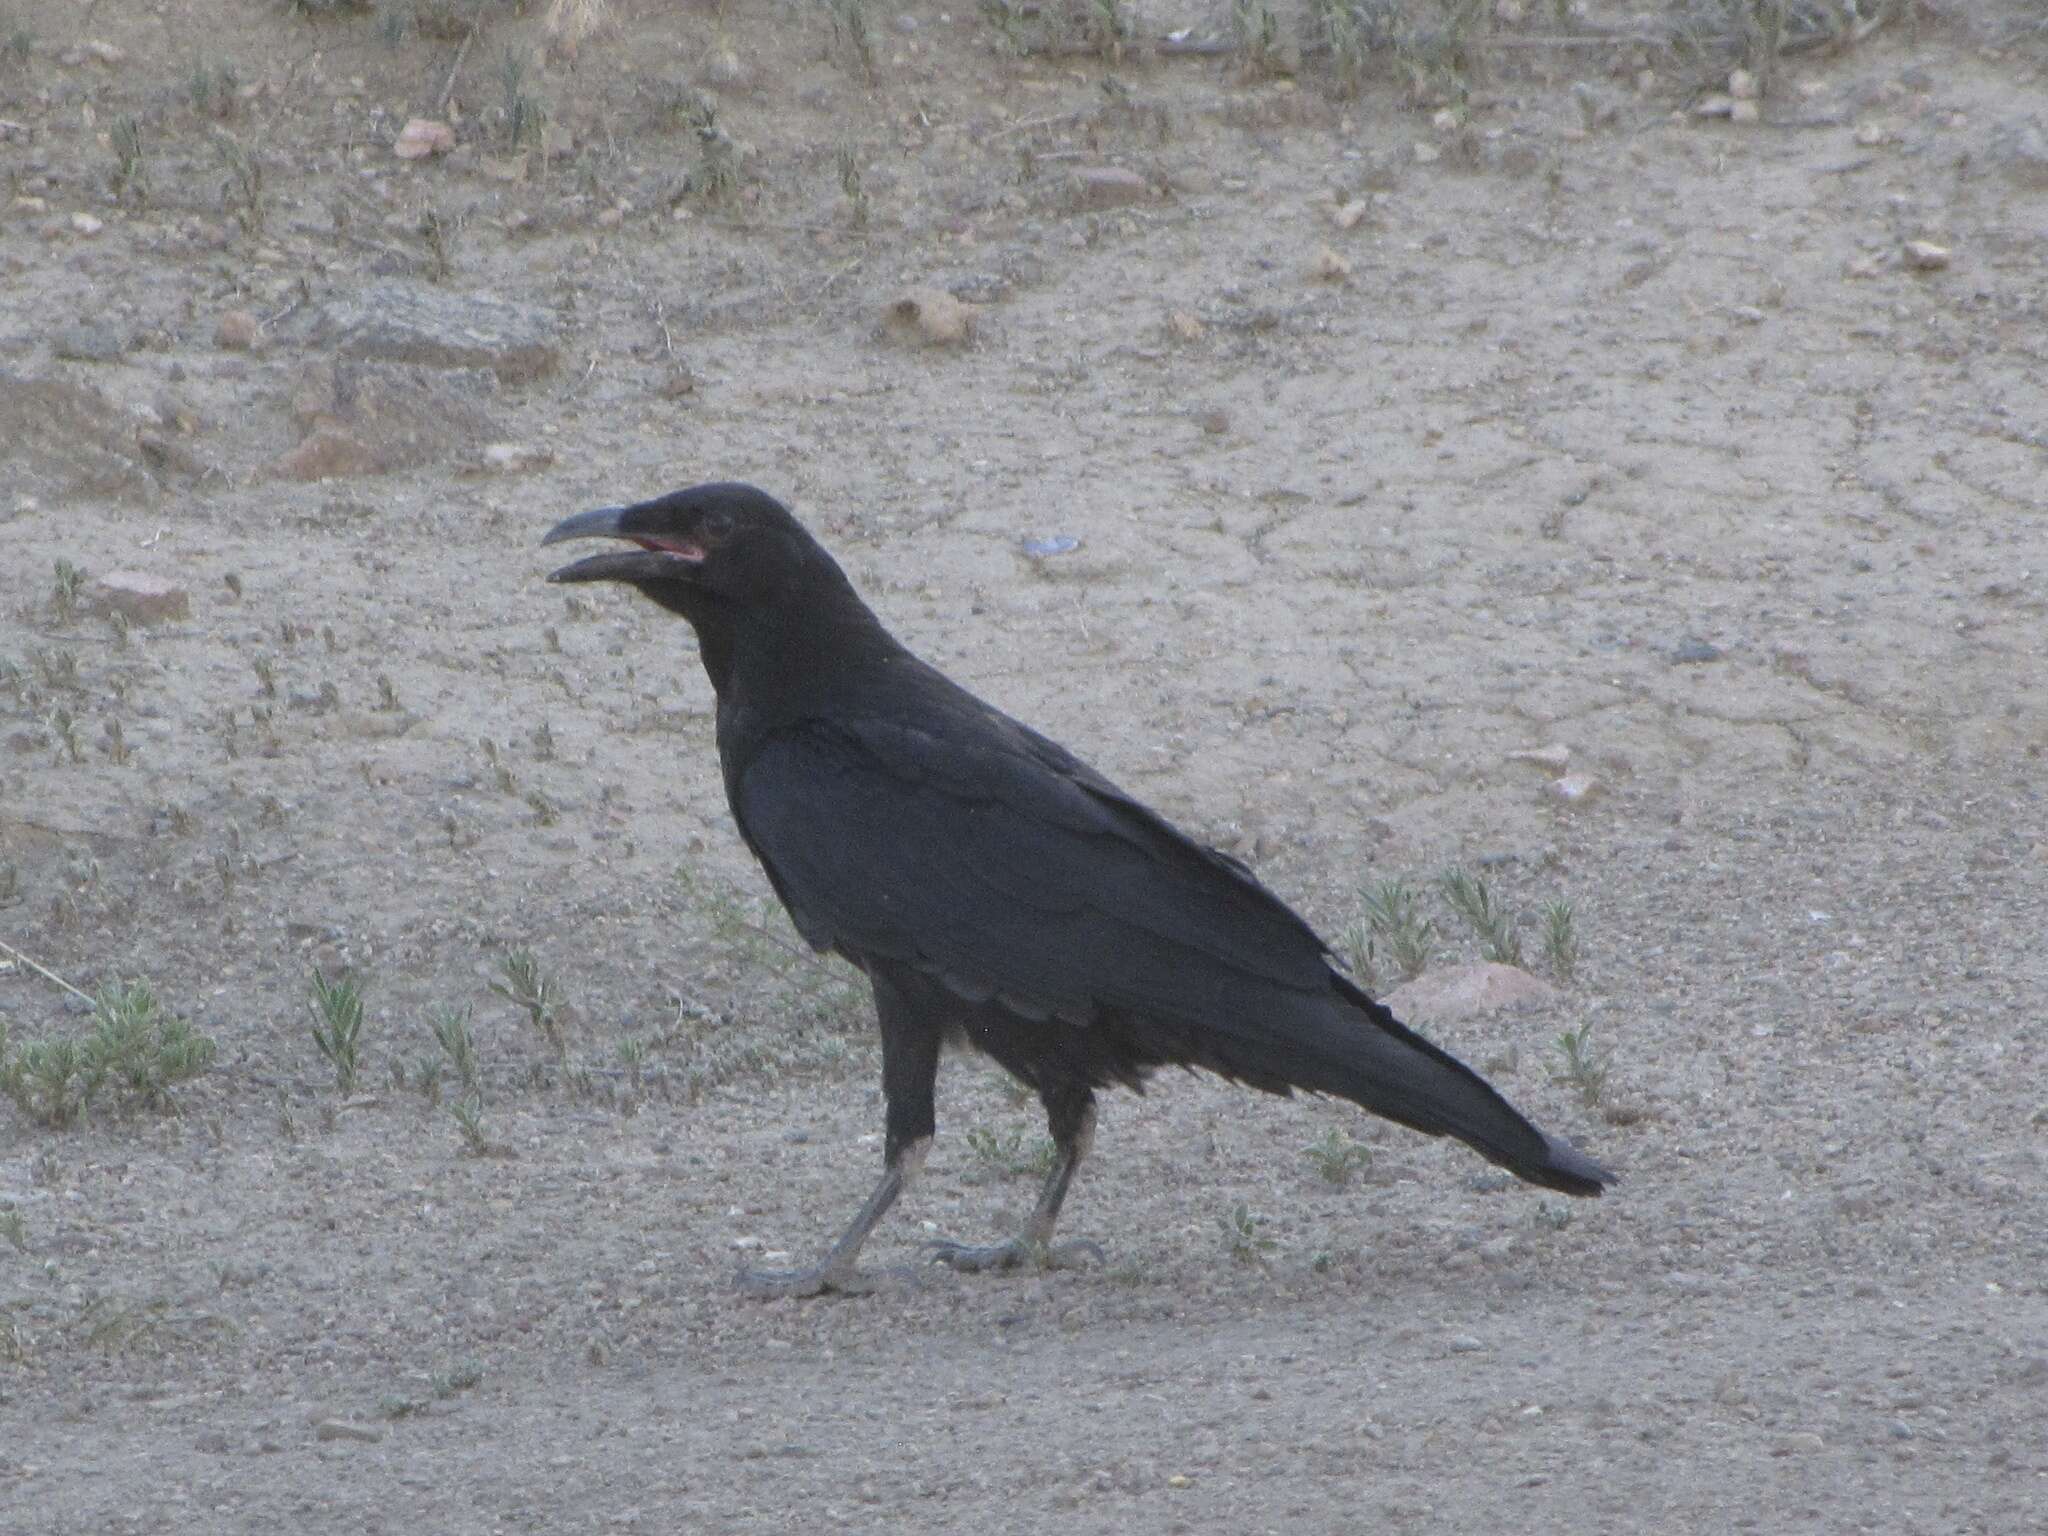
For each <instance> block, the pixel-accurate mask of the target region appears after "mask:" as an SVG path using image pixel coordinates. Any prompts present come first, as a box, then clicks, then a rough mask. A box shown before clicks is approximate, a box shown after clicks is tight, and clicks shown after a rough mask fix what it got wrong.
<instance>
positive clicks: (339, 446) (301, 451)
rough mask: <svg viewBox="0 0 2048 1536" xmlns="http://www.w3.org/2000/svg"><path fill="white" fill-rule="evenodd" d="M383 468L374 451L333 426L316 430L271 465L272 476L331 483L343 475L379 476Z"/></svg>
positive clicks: (360, 440) (357, 438) (366, 444)
mask: <svg viewBox="0 0 2048 1536" xmlns="http://www.w3.org/2000/svg"><path fill="white" fill-rule="evenodd" d="M383 469H384V464H383V463H382V461H381V460H380V459H379V458H378V456H377V453H376V450H375V449H373V448H371V447H370V445H369V444H368V443H365V442H364V441H363V440H362V439H361V438H359V437H356V436H353V435H352V434H350V433H347V432H343V431H341V430H340V429H338V428H335V427H321V428H319V429H318V430H317V431H315V432H314V433H313V434H312V435H311V436H309V437H308V438H307V439H306V440H305V441H304V442H302V443H300V444H299V446H298V447H296V448H294V449H292V450H291V451H290V452H289V453H286V454H284V455H283V456H281V457H280V458H278V459H276V460H274V461H273V462H272V464H271V466H270V470H271V473H272V474H274V475H279V476H282V477H283V478H284V479H286V480H334V479H338V478H340V477H341V476H343V475H374V474H379V473H381V472H382V471H383Z"/></svg>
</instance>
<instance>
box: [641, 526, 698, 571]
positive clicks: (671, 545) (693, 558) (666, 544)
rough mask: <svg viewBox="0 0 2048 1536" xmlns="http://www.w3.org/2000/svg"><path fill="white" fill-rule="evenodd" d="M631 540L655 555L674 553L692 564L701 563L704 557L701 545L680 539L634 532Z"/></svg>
mask: <svg viewBox="0 0 2048 1536" xmlns="http://www.w3.org/2000/svg"><path fill="white" fill-rule="evenodd" d="M633 542H634V543H635V544H638V545H639V546H640V547H641V548H642V549H647V550H652V551H653V552H654V553H655V554H657V555H674V556H676V557H677V558H678V559H681V560H687V561H689V562H690V563H691V564H692V565H697V564H701V563H702V562H703V559H704V550H703V547H702V546H701V545H697V544H687V543H684V542H683V541H682V540H680V539H674V540H670V539H648V538H642V537H640V536H639V535H637V534H636V535H634V537H633Z"/></svg>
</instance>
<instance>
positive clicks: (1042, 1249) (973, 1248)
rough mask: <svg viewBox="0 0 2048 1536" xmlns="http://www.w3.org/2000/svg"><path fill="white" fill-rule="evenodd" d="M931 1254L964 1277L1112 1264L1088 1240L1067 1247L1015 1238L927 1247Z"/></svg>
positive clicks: (1099, 1246)
mask: <svg viewBox="0 0 2048 1536" xmlns="http://www.w3.org/2000/svg"><path fill="white" fill-rule="evenodd" d="M925 1246H926V1247H927V1248H929V1249H930V1250H931V1255H932V1262H933V1263H934V1264H944V1265H946V1266H947V1267H948V1268H951V1269H957V1270H959V1271H960V1272H961V1273H962V1274H968V1275H978V1274H981V1273H983V1272H985V1271H987V1270H991V1269H1025V1268H1030V1269H1080V1268H1083V1267H1084V1265H1083V1262H1082V1261H1083V1260H1092V1261H1093V1262H1094V1263H1096V1264H1106V1263H1108V1262H1109V1259H1108V1256H1107V1255H1106V1254H1104V1253H1103V1251H1102V1245H1101V1244H1099V1243H1093V1242H1090V1241H1089V1240H1088V1239H1087V1238H1085V1237H1080V1238H1075V1239H1074V1240H1072V1241H1071V1242H1065V1243H1041V1242H1035V1241H1033V1240H1032V1239H1030V1238H1028V1237H1013V1238H1010V1239H1009V1240H1008V1241H1006V1242H1001V1243H985V1244H981V1245H978V1246H977V1245H975V1244H971V1243H949V1242H936V1243H927V1244H926V1245H925Z"/></svg>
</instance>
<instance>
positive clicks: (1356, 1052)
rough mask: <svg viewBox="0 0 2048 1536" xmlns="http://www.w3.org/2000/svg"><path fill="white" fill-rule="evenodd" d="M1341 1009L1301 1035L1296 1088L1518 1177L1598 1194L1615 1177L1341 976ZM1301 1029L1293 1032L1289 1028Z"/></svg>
mask: <svg viewBox="0 0 2048 1536" xmlns="http://www.w3.org/2000/svg"><path fill="white" fill-rule="evenodd" d="M1335 980H1336V990H1337V994H1338V997H1339V998H1340V999H1341V1001H1342V1004H1346V1005H1349V1006H1340V1007H1337V1008H1332V1009H1329V1010H1327V1011H1325V1010H1318V1013H1319V1014H1325V1016H1324V1017H1321V1018H1318V1019H1317V1020H1316V1021H1315V1022H1314V1023H1313V1024H1308V1022H1307V1021H1306V1020H1304V1021H1302V1022H1303V1023H1304V1024H1306V1025H1307V1027H1305V1028H1302V1029H1300V1030H1299V1034H1300V1035H1301V1036H1304V1037H1305V1038H1297V1039H1296V1040H1293V1041H1290V1042H1289V1044H1290V1045H1292V1046H1293V1047H1294V1054H1295V1059H1294V1063H1293V1065H1294V1067H1295V1070H1294V1071H1290V1072H1289V1073H1288V1074H1287V1075H1288V1077H1289V1078H1290V1079H1291V1080H1293V1081H1294V1083H1295V1084H1296V1086H1298V1087H1302V1088H1310V1089H1314V1090H1316V1091H1318V1092H1322V1093H1334V1094H1336V1095H1338V1096H1339V1097H1341V1098H1346V1099H1349V1100H1351V1101H1352V1102H1353V1103H1354V1104H1358V1105H1362V1106H1363V1107H1364V1108H1366V1109H1369V1110H1371V1111H1372V1112H1373V1113H1374V1114H1376V1115H1384V1116H1386V1117H1387V1118H1388V1119H1389V1120H1395V1121H1398V1122H1400V1123H1401V1124H1402V1125H1406V1126H1410V1127H1413V1128H1414V1129H1415V1130H1418V1131H1422V1132H1424V1133H1425V1134H1427V1135H1431V1136H1455V1137H1457V1138H1458V1139H1459V1140H1460V1141H1462V1142H1464V1143H1465V1144H1466V1145H1468V1146H1470V1147H1471V1148H1472V1149H1473V1150H1474V1151H1476V1152H1478V1153H1479V1154H1480V1155H1481V1156H1482V1157H1485V1158H1487V1159H1488V1160H1489V1161H1491V1162H1494V1163H1498V1164H1499V1165H1500V1166H1501V1167H1503V1168H1505V1169H1507V1170H1508V1172H1510V1173H1512V1174H1514V1175H1515V1176H1516V1177H1517V1178H1520V1179H1526V1180H1527V1181H1528V1182H1529V1183H1531V1184H1539V1185H1541V1186H1543V1187H1544V1188H1545V1189H1555V1190H1559V1191H1561V1192H1562V1193H1564V1194H1567V1195H1597V1194H1599V1193H1600V1191H1601V1190H1602V1189H1603V1188H1604V1187H1605V1186H1607V1185H1609V1184H1611V1183H1613V1182H1614V1177H1615V1176H1614V1174H1613V1173H1611V1172H1610V1171H1609V1170H1607V1169H1605V1168H1603V1167H1601V1166H1600V1165H1599V1164H1598V1163H1596V1162H1594V1161H1593V1160H1592V1159H1591V1158H1589V1157H1587V1156H1586V1155H1585V1154H1584V1153H1582V1152H1579V1151H1577V1150H1576V1149H1575V1148H1573V1147H1571V1146H1569V1145H1568V1144H1566V1143H1565V1142H1564V1141H1562V1140H1560V1139H1558V1138H1557V1137H1554V1136H1547V1135H1545V1134H1544V1133H1543V1132H1542V1131H1540V1130H1538V1129H1537V1128H1536V1127H1535V1126H1534V1125H1532V1124H1530V1123H1529V1121H1528V1119H1527V1118H1526V1117H1524V1116H1523V1115H1522V1113H1521V1112H1520V1111H1519V1110H1517V1109H1516V1108H1515V1107H1514V1106H1513V1105H1512V1104H1510V1103H1509V1102H1508V1101H1507V1100H1506V1099H1505V1098H1503V1097H1502V1096H1501V1095H1500V1093H1499V1092H1498V1091H1497V1090H1496V1089H1495V1088H1494V1087H1493V1085H1492V1084H1490V1083H1488V1082H1487V1081H1486V1079H1485V1078H1483V1077H1481V1076H1480V1075H1479V1074H1478V1073H1477V1072H1474V1071H1473V1070H1472V1069H1471V1068H1470V1067H1468V1066H1466V1065H1465V1064H1464V1063H1463V1062H1462V1061H1459V1060H1458V1059H1457V1058H1456V1057H1455V1056H1453V1055H1451V1054H1450V1053H1449V1052H1448V1051H1446V1050H1443V1049H1442V1048H1441V1047H1439V1046H1436V1045H1433V1044H1431V1043H1430V1042H1429V1041H1427V1040H1425V1039H1423V1038H1422V1036H1420V1035H1418V1034H1416V1033H1415V1031H1414V1030H1412V1029H1409V1028H1408V1027H1407V1026H1406V1025H1404V1024H1402V1023H1401V1022H1400V1021H1399V1020H1398V1019H1396V1018H1395V1017H1394V1016H1393V1014H1392V1013H1390V1012H1389V1011H1388V1010H1387V1009H1386V1008H1385V1007H1384V1006H1382V1005H1381V1004H1379V1003H1376V1002H1374V1001H1373V1000H1372V999H1371V998H1369V997H1367V996H1366V995H1365V994H1364V993H1363V992H1361V991H1359V990H1358V988H1357V987H1355V986H1353V985H1352V984H1351V983H1350V982H1349V981H1348V980H1346V979H1345V978H1343V977H1342V976H1338V977H1336V978H1335ZM1290 1033H1294V1031H1290Z"/></svg>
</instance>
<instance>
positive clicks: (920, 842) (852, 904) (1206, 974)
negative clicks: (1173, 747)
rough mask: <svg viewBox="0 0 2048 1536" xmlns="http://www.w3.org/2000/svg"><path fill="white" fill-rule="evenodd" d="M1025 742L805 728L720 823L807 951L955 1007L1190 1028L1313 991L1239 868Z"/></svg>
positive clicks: (1024, 736)
mask: <svg viewBox="0 0 2048 1536" xmlns="http://www.w3.org/2000/svg"><path fill="white" fill-rule="evenodd" d="M1041 741H1042V738H1037V737H1035V736H1033V735H1031V734H1030V733H1028V732H1025V731H1023V730H1022V729H1021V728H1019V727H1014V726H1012V725H1011V723H1010V722H1008V721H1006V720H1003V719H1002V717H1000V716H995V717H994V718H993V721H992V724H991V727H990V728H989V729H986V730H975V731H965V732H963V731H960V730H957V729H951V730H946V731H944V732H935V731H932V730H928V729H919V728H918V727H916V726H912V725H907V724H902V723H899V722H896V721H890V720H855V721H852V722H831V723H822V722H807V723H805V724H803V725H801V726H798V727H795V728H792V729H788V730H785V731H782V732H779V733H777V734H776V735H774V736H772V737H770V738H769V739H768V740H767V741H765V742H763V743H762V744H761V745H760V747H759V750H758V751H757V752H756V753H755V754H754V755H753V757H752V759H751V761H750V762H749V763H748V764H747V766H746V767H745V769H744V770H743V772H742V773H741V774H740V776H739V781H738V784H737V786H736V794H735V803H734V810H735V812H736V813H737V815H738V818H739V822H740V827H741V830H742V832H743V833H744V835H745V836H746V838H747V841H748V843H749V844H750V845H751V846H752V847H753V849H754V851H755V853H756V854H757V855H759V857H760V859H761V861H762V864H763V865H764V867H765V868H766V869H767V871H768V874H769V878H770V879H771V880H772V881H773V882H774V884H775V888H776V890H777V892H778V894H780V895H781V897H782V899H783V902H784V904H785V905H787V906H788V908H789V910H790V914H791V916H792V917H793V918H794V919H795V920H796V923H797V926H798V928H799V929H800V930H801V931H802V932H803V934H804V936H805V937H806V938H807V939H809V940H810V941H811V942H812V943H813V944H817V945H819V946H820V947H826V948H834V949H838V950H840V951H842V952H844V953H847V954H849V955H851V956H854V957H856V958H859V957H862V956H878V957H884V958H888V959H892V960H898V961H907V962H911V963H914V964H917V965H920V966H922V967H924V968H926V969H928V970H930V971H931V972H933V973H934V974H935V975H938V976H940V977H942V978H943V979H944V980H945V981H946V982H947V983H948V984H949V985H950V986H952V987H953V988H955V990H957V991H959V992H960V993H962V995H964V996H968V997H975V998H980V997H989V996H993V997H999V998H1001V999H1002V1000H1003V1001H1004V1002H1005V1003H1006V1004H1008V1005H1009V1006H1011V1007H1013V1008H1015V1009H1016V1010H1017V1011H1019V1012H1022V1013H1025V1014H1027V1015H1031V1016H1040V1017H1043V1016H1056V1017H1060V1018H1064V1019H1069V1020H1072V1021H1075V1022H1082V1021H1085V1020H1087V1019H1089V1018H1092V1017H1093V1016H1094V1015H1095V1013H1096V1011H1097V1010H1098V1009H1100V1008H1102V1007H1115V1008H1129V1009H1138V1010H1142V1011H1146V1012H1150V1013H1156V1014H1161V1015H1164V1016H1168V1017H1175V1018H1181V1019H1185V1020H1187V1021H1189V1022H1197V1021H1207V1020H1213V1019H1217V1018H1218V1017H1219V1016H1224V1017H1227V1016H1229V1015H1231V1014H1233V1013H1237V1012H1240V1011H1242V1010H1245V1009H1255V1008H1258V1007H1260V1006H1261V1005H1270V1003H1271V1002H1272V1000H1273V995H1272V989H1273V988H1274V987H1275V986H1278V987H1280V988H1283V989H1287V990H1294V991H1299V992H1306V993H1312V994H1318V995H1320V994H1326V993H1327V991H1328V989H1329V987H1330V973H1329V969H1328V965H1327V961H1326V958H1325V954H1324V950H1323V947H1322V945H1321V942H1320V941H1319V940H1318V939H1317V938H1316V936H1315V934H1314V932H1313V931H1312V930H1310V929H1309V927H1308V926H1307V925H1306V924H1305V923H1303V922H1302V921H1301V919H1300V918H1298V917H1297V916H1295V914H1294V913H1293V912H1292V911H1290V910H1289V909H1288V908H1287V907H1286V906H1285V905H1284V904H1282V903H1281V902H1280V901H1279V900H1278V899H1277V898H1276V897H1274V896H1273V895H1272V894H1271V893H1270V892H1268V891H1267V890H1266V889H1265V888H1264V887H1263V886H1261V885H1259V884H1258V882H1257V881H1256V880H1254V879H1253V878H1252V877H1251V876H1250V874H1249V873H1248V872H1246V871H1244V870H1243V868H1242V867H1241V866H1238V865H1236V864H1235V863H1234V862H1233V861H1230V860H1227V859H1225V858H1224V857H1223V856H1221V855H1219V854H1216V853H1214V852H1213V851H1211V850H1209V849H1205V848H1203V847H1201V846H1200V845H1198V844H1196V843H1193V842H1191V841H1189V840H1188V839H1187V838H1185V837H1183V836H1182V835H1181V834H1180V833H1178V832H1177V831H1175V830H1174V829H1173V828H1172V827H1171V826H1169V825H1168V824H1167V823H1166V822H1164V821H1163V820H1161V819H1160V818H1159V817H1157V816H1156V815H1154V814H1153V813H1152V812H1150V811H1148V810H1146V809H1145V808H1144V807H1142V806H1140V805H1138V804H1137V803H1136V802H1134V801H1131V800H1129V799H1128V798H1127V797H1125V796H1123V795H1122V794H1121V793H1120V792H1119V791H1117V790H1116V789H1115V788H1114V786H1112V785H1110V784H1109V783H1108V781H1107V780H1104V779H1101V778H1100V776H1099V775H1096V774H1094V773H1093V772H1092V770H1088V769H1086V768H1084V767H1082V765H1080V764H1078V763H1075V762H1073V761H1072V760H1071V759H1067V760H1066V761H1065V762H1060V761H1058V760H1053V761H1048V760H1047V758H1046V755H1045V754H1044V752H1043V751H1042V750H1041V749H1040V743H1041ZM1054 751H1055V752H1057V749H1054ZM1064 756H1065V754H1064V753H1060V754H1059V757H1060V758H1064Z"/></svg>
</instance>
